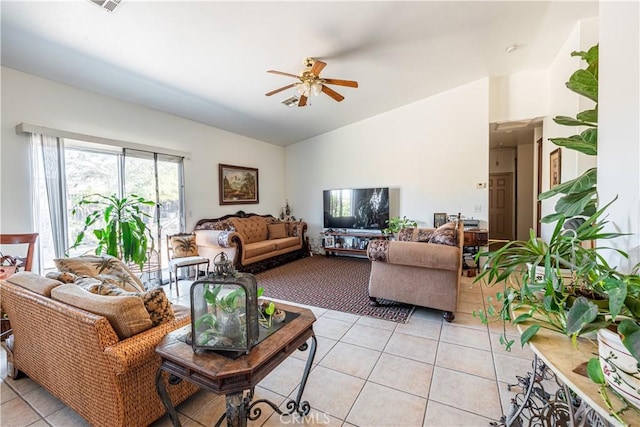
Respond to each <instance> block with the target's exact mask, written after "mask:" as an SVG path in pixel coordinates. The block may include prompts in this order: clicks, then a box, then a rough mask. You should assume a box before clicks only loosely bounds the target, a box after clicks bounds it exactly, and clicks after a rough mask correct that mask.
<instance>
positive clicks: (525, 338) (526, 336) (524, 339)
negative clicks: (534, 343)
mask: <svg viewBox="0 0 640 427" xmlns="http://www.w3.org/2000/svg"><path fill="white" fill-rule="evenodd" d="M539 330H540V325H539V324H538V323H534V324H533V325H531V326H529V327H528V328H527V330H525V331H524V332H523V333H522V335H520V345H522V347H524V345H525V344H526V343H528V342H529V340H530V339H531V338H533V337H534V336H535V334H537V333H538V331H539Z"/></svg>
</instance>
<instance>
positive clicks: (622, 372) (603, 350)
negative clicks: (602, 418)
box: [598, 329, 640, 408]
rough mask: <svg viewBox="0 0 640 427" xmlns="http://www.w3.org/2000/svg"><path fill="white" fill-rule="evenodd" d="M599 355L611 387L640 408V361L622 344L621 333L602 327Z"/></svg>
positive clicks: (599, 336)
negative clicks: (639, 368) (639, 369)
mask: <svg viewBox="0 0 640 427" xmlns="http://www.w3.org/2000/svg"><path fill="white" fill-rule="evenodd" d="M598 355H599V357H600V365H601V366H602V372H603V373H604V377H605V380H606V381H607V384H608V385H609V387H611V388H612V389H614V390H615V391H616V392H618V393H619V394H620V395H621V396H623V397H624V398H625V399H626V400H627V401H628V402H629V403H630V404H631V405H633V406H635V407H636V408H640V372H639V371H638V361H637V360H636V359H635V358H634V357H633V356H632V355H631V353H629V351H628V350H627V349H626V348H625V346H624V344H622V341H621V339H620V335H618V334H617V333H616V332H613V331H610V330H608V329H600V330H599V331H598Z"/></svg>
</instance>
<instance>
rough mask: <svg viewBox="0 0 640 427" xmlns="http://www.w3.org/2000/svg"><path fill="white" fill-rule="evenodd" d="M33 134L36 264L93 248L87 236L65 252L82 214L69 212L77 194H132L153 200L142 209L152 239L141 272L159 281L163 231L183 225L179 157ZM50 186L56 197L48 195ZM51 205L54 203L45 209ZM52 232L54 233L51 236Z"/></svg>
mask: <svg viewBox="0 0 640 427" xmlns="http://www.w3.org/2000/svg"><path fill="white" fill-rule="evenodd" d="M33 137H35V139H38V137H40V143H39V144H38V143H36V144H35V145H34V152H33V161H34V172H35V180H34V182H36V183H37V187H38V189H37V191H36V192H35V193H36V198H37V201H36V202H37V203H35V206H36V209H37V212H36V221H37V228H38V230H39V232H40V236H41V237H40V246H41V251H40V254H41V256H40V257H41V260H40V265H41V267H42V269H43V270H44V271H47V270H52V269H55V266H54V264H53V259H54V258H56V257H61V256H64V255H65V254H68V255H69V256H77V255H81V254H86V253H93V251H94V250H95V246H96V243H97V241H96V240H93V242H92V240H91V236H87V238H85V240H84V244H83V245H82V247H79V248H76V249H75V250H73V251H71V252H68V248H69V247H70V246H71V245H73V242H74V241H75V239H76V236H77V235H78V232H79V231H80V230H81V229H82V226H83V224H84V219H85V217H86V214H87V212H82V210H80V211H79V212H78V213H77V214H76V215H71V210H72V208H73V207H74V206H76V205H77V203H78V202H79V201H80V200H81V199H82V198H83V197H85V196H88V195H91V194H96V193H97V194H102V195H111V194H116V195H118V196H119V197H123V196H124V195H130V194H137V195H139V196H142V197H144V198H146V199H149V200H153V201H155V202H156V207H153V206H150V207H148V209H149V210H148V211H147V213H148V214H149V215H150V218H151V219H150V223H149V224H147V225H148V226H149V227H150V228H151V230H152V234H153V236H154V240H155V241H154V248H153V251H151V248H149V249H150V252H149V261H148V262H147V265H145V268H144V271H143V272H142V273H144V274H146V275H147V276H146V277H144V279H145V280H147V281H156V280H157V281H161V280H162V277H161V270H162V267H163V266H164V265H167V259H166V254H165V253H164V252H165V250H164V248H166V242H165V240H166V235H167V234H172V233H177V232H179V231H181V230H184V226H185V216H184V203H183V200H184V196H183V194H184V192H183V190H184V186H183V157H180V156H174V155H168V154H160V153H153V152H148V151H141V150H131V149H127V148H121V147H115V146H112V145H105V144H97V143H93V142H87V141H82V140H75V139H68V138H65V139H63V138H51V137H46V136H44V135H36V134H34V135H33ZM46 138H49V140H48V142H46V141H45V139H46ZM54 152H55V155H53V154H52V153H54ZM56 191H57V193H58V196H57V198H59V201H58V202H56V201H55V199H56V197H54V196H53V193H56ZM51 205H59V206H60V207H59V208H54V209H51ZM55 235H57V236H59V237H58V238H54V237H53V236H55Z"/></svg>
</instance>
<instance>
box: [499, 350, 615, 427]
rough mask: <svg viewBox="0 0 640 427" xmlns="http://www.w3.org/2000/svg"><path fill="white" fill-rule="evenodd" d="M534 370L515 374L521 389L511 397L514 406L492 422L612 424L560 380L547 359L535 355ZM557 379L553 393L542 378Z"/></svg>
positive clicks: (518, 425) (516, 425)
mask: <svg viewBox="0 0 640 427" xmlns="http://www.w3.org/2000/svg"><path fill="white" fill-rule="evenodd" d="M532 368H533V372H529V373H528V374H527V375H526V376H524V377H520V376H518V377H516V378H517V380H518V383H517V384H510V385H509V391H511V389H512V388H513V387H520V388H521V390H522V391H521V392H519V393H517V394H516V395H515V396H514V397H513V398H512V399H511V404H512V406H511V410H510V412H509V414H508V415H503V416H502V417H501V418H500V422H492V423H491V425H493V426H507V427H524V426H553V427H556V426H557V427H563V426H566V427H573V426H577V427H582V426H593V427H607V426H609V425H610V424H609V423H608V422H607V421H606V420H604V419H603V418H602V417H601V416H600V415H599V414H598V413H597V412H596V411H595V410H594V409H593V408H591V407H590V406H589V405H587V404H586V403H585V402H584V401H582V399H580V398H579V397H578V396H576V395H575V393H573V392H572V391H571V389H569V387H568V386H567V385H566V384H563V383H561V382H560V381H559V380H558V378H557V377H556V375H555V374H554V373H553V372H552V371H551V369H549V368H548V367H547V365H545V363H544V362H542V361H541V360H539V359H538V356H537V355H534V358H533V362H532ZM545 380H547V381H549V382H554V383H555V385H557V386H558V389H557V390H556V391H555V392H553V393H550V392H548V391H546V390H545V388H544V384H543V381H545Z"/></svg>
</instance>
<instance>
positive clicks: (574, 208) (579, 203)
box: [555, 188, 596, 218]
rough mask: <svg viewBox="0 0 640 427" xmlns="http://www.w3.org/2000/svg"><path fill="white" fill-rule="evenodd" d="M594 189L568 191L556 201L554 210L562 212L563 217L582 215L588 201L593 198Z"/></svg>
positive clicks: (594, 194)
mask: <svg viewBox="0 0 640 427" xmlns="http://www.w3.org/2000/svg"><path fill="white" fill-rule="evenodd" d="M595 196H596V189H595V188H591V189H589V190H587V191H584V192H582V193H570V194H566V195H564V196H562V197H561V198H560V199H558V201H557V202H556V206H555V210H556V212H562V213H563V214H564V216H565V217H568V218H570V217H573V216H576V215H582V214H583V212H584V211H585V209H586V208H587V206H588V205H589V203H590V202H591V201H592V200H594V198H595Z"/></svg>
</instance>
